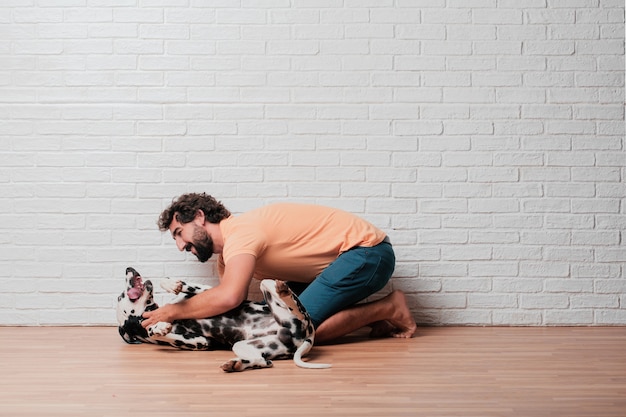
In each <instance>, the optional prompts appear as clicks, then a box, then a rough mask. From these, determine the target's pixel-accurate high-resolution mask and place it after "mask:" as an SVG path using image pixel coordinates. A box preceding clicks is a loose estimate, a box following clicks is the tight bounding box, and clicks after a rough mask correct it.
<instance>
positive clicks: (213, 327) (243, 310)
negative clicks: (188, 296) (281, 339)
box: [172, 301, 281, 348]
mask: <svg viewBox="0 0 626 417" xmlns="http://www.w3.org/2000/svg"><path fill="white" fill-rule="evenodd" d="M280 328H281V326H280V325H278V323H276V321H275V320H274V317H273V316H272V314H271V311H270V309H269V307H268V306H267V305H266V304H265V303H258V302H251V301H245V302H244V303H243V304H241V305H240V306H239V307H237V308H235V309H233V310H231V311H229V312H227V313H225V314H222V315H220V316H216V317H209V318H206V319H201V320H176V321H175V326H174V328H173V329H172V332H174V333H177V334H181V335H183V336H185V335H202V336H204V337H206V338H208V339H211V340H212V341H214V342H216V343H218V344H221V345H223V346H225V347H228V348H230V347H232V345H234V344H235V343H237V342H239V341H240V340H248V339H253V338H257V337H260V336H265V335H272V334H273V335H275V334H277V333H278V331H279V329H280Z"/></svg>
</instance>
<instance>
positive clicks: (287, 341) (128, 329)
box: [117, 267, 331, 372]
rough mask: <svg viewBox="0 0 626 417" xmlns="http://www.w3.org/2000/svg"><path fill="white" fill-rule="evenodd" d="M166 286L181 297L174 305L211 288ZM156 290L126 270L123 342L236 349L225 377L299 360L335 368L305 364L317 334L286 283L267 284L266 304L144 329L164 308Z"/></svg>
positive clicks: (167, 282) (120, 304) (120, 302)
mask: <svg viewBox="0 0 626 417" xmlns="http://www.w3.org/2000/svg"><path fill="white" fill-rule="evenodd" d="M161 286H162V287H163V288H164V289H165V290H166V291H168V292H170V293H174V294H180V297H179V299H178V300H174V301H173V302H177V301H179V300H181V299H185V298H189V297H193V296H194V295H196V294H199V293H201V292H202V291H205V290H207V289H209V288H211V287H209V286H206V285H189V284H187V283H185V282H183V281H177V280H172V279H169V278H166V279H164V280H162V281H161ZM153 290H154V287H153V285H152V282H151V281H150V280H146V281H145V282H144V281H143V279H142V277H141V275H140V274H139V272H137V271H136V270H135V269H133V268H130V267H129V268H127V269H126V288H125V290H124V291H123V292H122V294H120V296H119V297H118V299H117V321H118V324H119V333H120V336H122V338H123V339H124V341H126V342H127V343H154V344H160V345H170V346H173V347H176V348H179V349H187V350H217V349H232V351H233V352H234V353H235V355H237V357H235V358H233V359H231V360H229V361H227V362H226V363H224V364H223V365H222V369H223V370H224V371H225V372H235V371H244V370H246V369H255V368H268V367H271V366H272V360H273V359H286V358H293V360H294V362H295V364H296V365H298V366H300V367H303V368H329V367H330V366H331V365H328V364H319V363H318V364H313V363H309V362H305V361H303V360H302V357H303V356H304V355H306V354H307V353H308V352H309V351H310V350H311V348H312V347H313V340H314V337H315V328H314V326H313V324H312V322H311V318H310V317H309V315H308V313H307V312H306V310H305V309H304V307H303V306H302V304H301V303H300V301H299V300H298V298H297V296H296V295H295V294H294V293H293V292H292V291H291V290H290V289H289V287H288V286H287V284H286V283H284V282H282V281H274V280H263V281H262V282H261V291H262V292H263V297H264V299H265V302H264V303H263V302H253V301H244V302H243V303H242V304H241V305H240V306H239V307H237V308H235V309H233V310H231V311H229V312H227V313H224V314H222V315H218V316H214V317H209V318H206V319H200V320H191V319H188V320H174V321H173V322H172V323H164V322H159V323H156V324H155V325H153V326H150V327H149V328H148V329H144V328H143V327H142V325H141V322H142V321H143V317H142V315H143V313H144V312H145V311H151V310H155V309H157V308H158V305H157V304H156V303H155V302H154V296H153Z"/></svg>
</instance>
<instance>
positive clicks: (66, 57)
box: [0, 0, 626, 325]
mask: <svg viewBox="0 0 626 417" xmlns="http://www.w3.org/2000/svg"><path fill="white" fill-rule="evenodd" d="M0 127H1V128H0V149H1V150H2V153H1V154H0V191H1V192H0V286H1V288H2V291H1V294H0V324H4V325H40V324H41V325H49V324H80V325H83V324H85V325H97V324H113V323H114V321H115V319H114V313H113V306H114V303H115V298H116V296H117V294H118V293H119V292H121V289H122V288H121V286H122V277H123V274H124V269H125V267H126V266H128V265H132V266H135V267H136V268H137V269H139V270H140V271H141V272H142V273H143V274H144V275H146V276H147V277H160V276H172V277H191V278H192V279H193V280H197V281H211V280H212V278H208V277H210V276H214V274H215V271H214V265H212V264H209V265H201V264H199V263H198V262H196V261H195V259H194V258H193V257H186V256H184V255H183V254H181V253H179V252H178V251H177V250H176V248H175V246H174V245H173V244H172V241H171V240H170V237H169V236H168V235H166V234H161V233H160V232H159V231H158V230H157V228H156V225H155V222H156V219H157V216H158V214H159V212H160V211H161V209H162V208H164V207H165V206H166V205H167V204H168V202H169V201H170V200H171V199H172V198H173V197H174V196H176V195H179V194H181V193H184V192H187V191H206V192H209V193H211V194H213V195H215V196H217V197H218V198H220V199H221V200H222V201H224V202H225V203H226V204H227V206H229V207H230V208H231V209H232V210H233V211H235V212H241V211H244V210H248V209H251V208H254V207H257V206H260V205H262V204H265V203H269V202H272V201H278V200H292V201H310V202H315V203H320V204H326V205H331V206H337V207H341V208H344V209H346V210H349V211H352V212H355V213H358V214H360V215H362V216H364V217H366V218H368V219H370V220H372V221H373V222H374V223H376V224H377V225H379V226H380V227H381V228H383V229H384V230H386V231H387V232H388V233H389V235H390V236H391V238H392V240H393V242H394V243H395V248H396V250H397V255H398V265H397V270H396V273H395V275H394V278H393V280H392V283H391V285H390V286H389V287H394V288H400V289H403V290H404V291H406V292H407V294H408V298H409V301H410V304H411V307H412V309H413V311H414V313H415V315H416V317H417V318H418V320H419V321H420V322H421V323H427V324H471V325H624V324H626V296H625V294H626V276H625V263H626V245H625V241H626V236H625V235H624V230H625V229H626V186H625V185H624V178H625V176H626V157H625V152H624V150H625V149H624V146H625V144H624V3H623V1H621V0H576V1H571V0H527V1H517V0H515V1H513V0H472V1H469V0H447V1H446V0H429V1H422V0H381V1H363V0H325V1H310V0H266V1H250V0H242V1H198V0H158V1H154V0H142V1H137V0H112V1H100V0H78V1H76V0H41V1H35V0H4V1H3V2H2V5H0ZM388 289H389V288H388ZM388 289H387V290H388Z"/></svg>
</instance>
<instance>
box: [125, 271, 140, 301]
mask: <svg viewBox="0 0 626 417" xmlns="http://www.w3.org/2000/svg"><path fill="white" fill-rule="evenodd" d="M131 283H132V285H133V286H132V288H130V289H129V290H128V292H127V293H126V294H127V295H128V298H129V299H130V300H131V301H135V300H138V299H139V297H141V294H143V281H142V280H141V276H139V274H137V275H135V276H134V277H133V279H132V280H131Z"/></svg>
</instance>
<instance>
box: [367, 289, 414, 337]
mask: <svg viewBox="0 0 626 417" xmlns="http://www.w3.org/2000/svg"><path fill="white" fill-rule="evenodd" d="M381 301H382V302H384V303H386V304H388V305H389V307H390V309H391V311H392V315H391V316H390V317H389V318H387V320H380V321H377V322H374V323H372V324H370V326H371V328H372V331H371V332H370V337H389V336H391V337H397V338H405V339H409V338H411V337H413V335H414V334H415V332H416V331H417V324H416V323H415V320H413V317H412V316H411V312H410V311H409V307H408V305H407V303H406V298H405V296H404V293H403V292H402V291H400V290H395V291H393V292H392V293H391V294H389V295H387V296H386V297H384V298H382V299H381Z"/></svg>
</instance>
